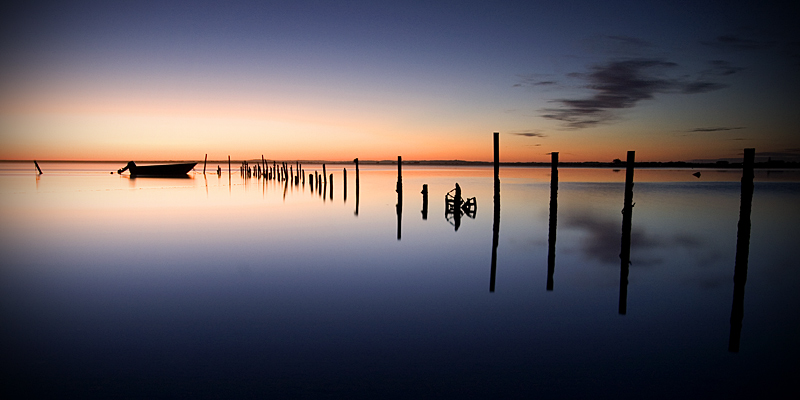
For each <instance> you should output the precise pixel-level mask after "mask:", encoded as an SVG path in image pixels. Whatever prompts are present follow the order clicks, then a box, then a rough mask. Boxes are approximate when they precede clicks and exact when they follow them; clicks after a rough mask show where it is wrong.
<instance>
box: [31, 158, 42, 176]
mask: <svg viewBox="0 0 800 400" xmlns="http://www.w3.org/2000/svg"><path fill="white" fill-rule="evenodd" d="M33 165H35V166H36V169H37V170H38V171H39V175H41V174H42V169H41V168H39V163H38V162H36V160H33Z"/></svg>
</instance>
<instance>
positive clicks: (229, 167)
mask: <svg viewBox="0 0 800 400" xmlns="http://www.w3.org/2000/svg"><path fill="white" fill-rule="evenodd" d="M230 174H231V156H228V175H229V176H230Z"/></svg>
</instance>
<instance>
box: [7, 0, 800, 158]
mask: <svg viewBox="0 0 800 400" xmlns="http://www.w3.org/2000/svg"><path fill="white" fill-rule="evenodd" d="M770 3H772V2H763V1H760V2H756V1H749V2H736V1H687V2H683V1H675V0H673V1H641V0H639V1H622V0H608V1H603V2H589V1H569V0H559V1H430V0H428V1H413V0H405V1H401V2H388V1H380V2H378V1H292V2H288V1H276V2H272V1H224V2H223V1H219V2H216V1H166V0H162V1H146V0H137V1H70V2H62V1H57V2H41V1H40V2H37V1H17V2H12V4H10V5H9V4H5V5H3V6H2V9H3V10H2V13H0V14H2V16H1V17H0V159H12V160H30V159H38V160H136V161H147V160H202V159H203V157H204V155H205V154H208V158H209V159H210V160H223V159H226V158H227V157H228V156H231V157H232V158H233V159H258V158H260V157H261V155H263V156H264V157H265V158H267V159H277V160H296V159H300V160H331V161H335V160H351V159H353V158H356V157H358V158H360V159H362V160H391V159H396V157H397V156H402V157H403V159H404V160H456V159H457V160H474V161H491V160H492V157H493V155H492V154H493V153H492V132H500V159H501V161H503V162H530V161H533V162H542V161H548V160H549V159H550V156H549V153H550V152H553V151H557V152H559V153H560V154H559V155H560V157H559V158H560V160H561V161H565V162H577V161H611V160H612V159H615V158H620V159H624V158H625V155H626V151H628V150H635V151H636V159H637V161H695V160H717V159H741V155H742V149H743V148H748V147H753V148H756V153H757V158H758V159H766V157H771V158H773V159H783V160H793V161H800V112H798V111H800V28H797V27H796V26H795V25H796V20H797V19H798V17H800V11H798V10H799V9H800V6H798V5H790V4H787V5H785V6H779V5H777V4H774V5H773V4H770ZM775 3H779V2H775ZM780 3H783V2H780ZM785 3H790V2H785Z"/></svg>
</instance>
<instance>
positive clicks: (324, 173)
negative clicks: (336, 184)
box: [322, 164, 328, 187]
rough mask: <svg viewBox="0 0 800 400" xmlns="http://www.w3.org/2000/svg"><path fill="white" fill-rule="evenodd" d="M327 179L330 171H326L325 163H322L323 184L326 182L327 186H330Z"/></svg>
mask: <svg viewBox="0 0 800 400" xmlns="http://www.w3.org/2000/svg"><path fill="white" fill-rule="evenodd" d="M327 179H328V173H327V172H325V164H322V184H324V185H325V186H326V187H327V186H328V182H327Z"/></svg>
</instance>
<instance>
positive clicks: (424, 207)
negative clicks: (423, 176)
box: [420, 183, 428, 220]
mask: <svg viewBox="0 0 800 400" xmlns="http://www.w3.org/2000/svg"><path fill="white" fill-rule="evenodd" d="M420 193H422V219H423V220H427V219H428V184H427V183H426V184H423V185H422V192H420Z"/></svg>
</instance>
